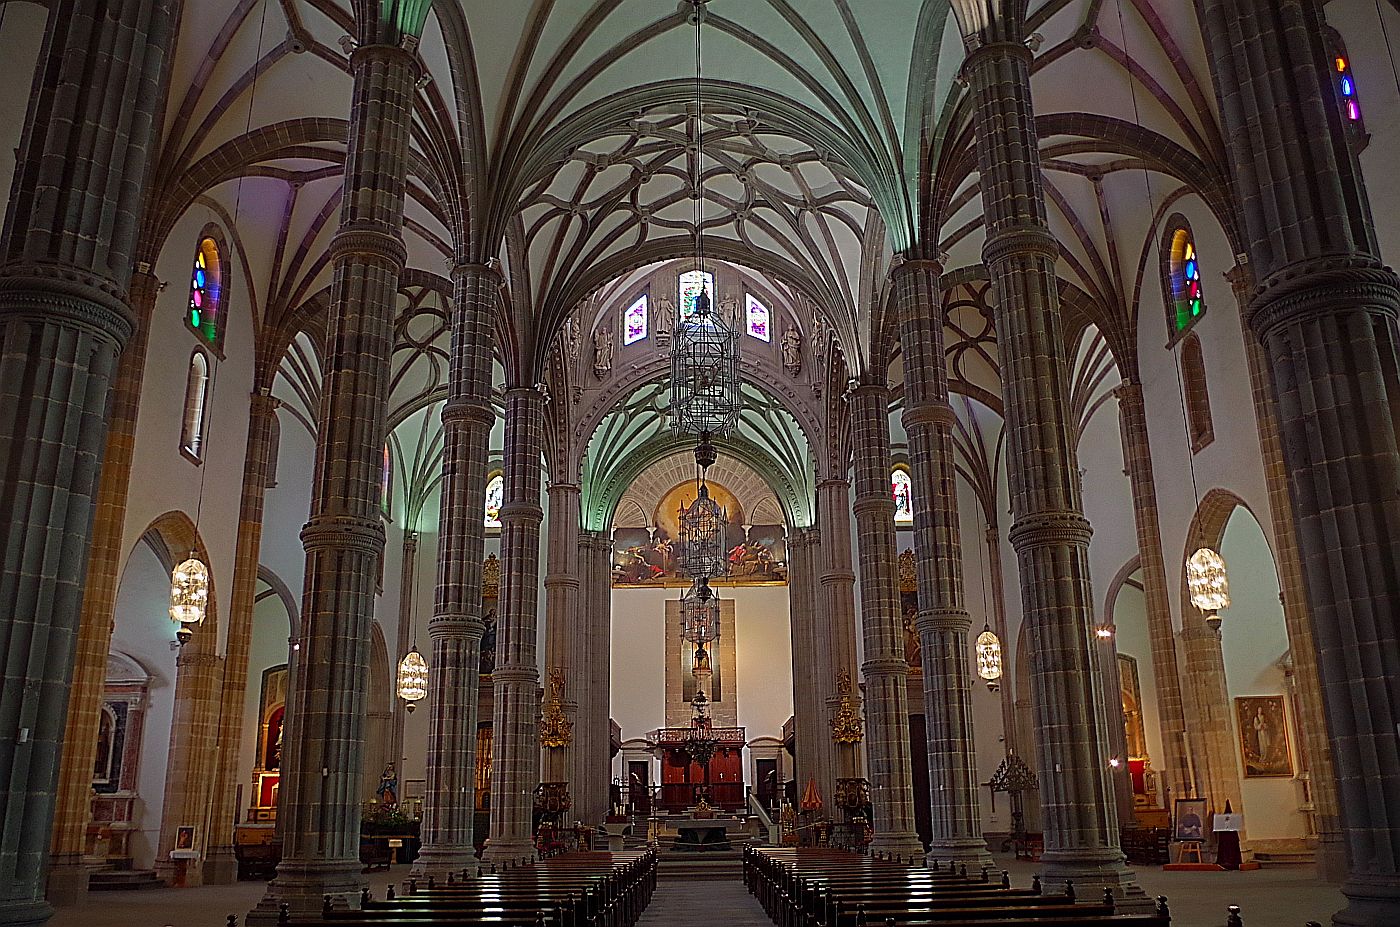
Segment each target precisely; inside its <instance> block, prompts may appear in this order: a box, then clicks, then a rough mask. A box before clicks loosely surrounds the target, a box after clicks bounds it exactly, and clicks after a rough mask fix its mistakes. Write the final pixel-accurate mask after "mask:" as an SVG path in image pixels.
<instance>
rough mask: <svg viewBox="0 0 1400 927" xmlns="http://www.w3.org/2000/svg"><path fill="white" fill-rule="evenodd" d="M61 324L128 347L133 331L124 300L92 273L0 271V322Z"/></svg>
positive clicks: (33, 268)
mask: <svg viewBox="0 0 1400 927" xmlns="http://www.w3.org/2000/svg"><path fill="white" fill-rule="evenodd" d="M17 317H19V318H31V319H35V320H36V321H40V322H48V321H58V322H60V323H61V324H65V325H70V326H73V327H76V328H79V329H82V330H84V331H90V332H92V333H94V334H96V335H98V336H99V337H101V338H104V339H106V340H107V341H108V342H109V343H112V344H116V345H117V346H119V347H120V346H122V345H125V344H126V342H127V341H128V340H130V338H131V335H132V333H133V331H134V329H135V318H134V316H133V314H132V311H131V307H130V306H128V305H127V304H126V300H125V299H124V298H123V297H122V296H121V295H120V294H119V293H117V292H115V291H114V290H113V289H111V288H110V287H105V286H103V285H102V281H101V280H100V279H99V278H97V277H95V276H92V275H89V274H79V273H76V272H75V273H68V274H63V275H61V276H60V275H59V273H58V272H57V270H56V269H54V268H49V267H47V266H45V265H40V264H24V265H18V266H16V265H10V266H8V267H4V268H0V319H3V320H4V321H8V320H9V319H11V318H17Z"/></svg>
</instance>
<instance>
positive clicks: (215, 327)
mask: <svg viewBox="0 0 1400 927" xmlns="http://www.w3.org/2000/svg"><path fill="white" fill-rule="evenodd" d="M222 310H223V261H222V260H221V258H220V256H219V243H218V242H217V241H215V240H214V238H213V237H212V236H210V235H205V236H204V237H203V238H201V239H200V240H199V247H198V248H197V249H195V254H194V266H193V267H192V268H191V269H190V299H189V305H188V307H187V308H186V309H185V324H186V325H188V326H189V327H190V329H191V330H192V331H193V332H194V333H195V334H197V335H199V337H200V340H201V341H202V342H203V343H204V344H206V345H208V346H209V347H211V348H213V349H214V350H216V351H217V350H219V349H220V348H221V347H222V346H223V342H224V326H223V312H222Z"/></svg>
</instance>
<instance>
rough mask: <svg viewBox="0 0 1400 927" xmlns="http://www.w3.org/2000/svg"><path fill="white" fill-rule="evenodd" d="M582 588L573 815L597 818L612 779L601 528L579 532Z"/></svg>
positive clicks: (606, 560)
mask: <svg viewBox="0 0 1400 927" xmlns="http://www.w3.org/2000/svg"><path fill="white" fill-rule="evenodd" d="M580 534H581V537H580V541H581V543H580V545H579V559H580V561H581V572H582V577H583V578H582V586H581V589H580V599H579V611H578V629H577V634H576V635H575V643H574V655H575V658H576V659H575V662H574V664H573V666H574V669H573V671H572V673H571V675H570V680H571V682H570V685H571V687H572V689H573V692H574V693H575V694H574V699H575V700H576V701H577V702H578V715H577V723H576V725H575V727H574V736H575V744H574V754H573V770H574V771H573V772H572V773H571V774H570V779H569V781H570V782H576V783H577V785H576V786H575V788H574V817H575V818H577V819H578V820H580V821H583V822H584V823H589V824H592V823H597V822H598V821H601V820H602V819H603V818H604V817H605V816H606V815H607V813H608V810H609V806H610V801H609V788H608V787H609V785H610V783H611V780H612V725H611V723H610V722H611V720H612V711H611V708H612V697H611V685H612V676H611V673H610V669H611V665H612V542H611V541H610V540H609V539H608V535H607V532H604V531H583V532H581V533H580Z"/></svg>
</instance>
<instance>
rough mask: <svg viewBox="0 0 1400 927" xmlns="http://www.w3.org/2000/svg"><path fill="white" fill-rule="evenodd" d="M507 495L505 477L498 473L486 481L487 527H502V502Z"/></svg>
mask: <svg viewBox="0 0 1400 927" xmlns="http://www.w3.org/2000/svg"><path fill="white" fill-rule="evenodd" d="M505 496H506V481H505V478H504V477H503V476H501V474H499V473H497V474H496V475H495V476H493V477H491V479H489V480H487V481H486V518H485V523H486V527H488V528H499V527H501V503H503V502H504V501H505Z"/></svg>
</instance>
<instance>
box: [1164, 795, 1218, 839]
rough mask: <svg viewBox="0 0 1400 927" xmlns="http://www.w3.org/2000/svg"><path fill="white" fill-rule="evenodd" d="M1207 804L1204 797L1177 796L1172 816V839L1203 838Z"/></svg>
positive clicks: (1207, 812) (1205, 834)
mask: <svg viewBox="0 0 1400 927" xmlns="http://www.w3.org/2000/svg"><path fill="white" fill-rule="evenodd" d="M1209 810H1210V809H1209V804H1208V802H1207V801H1206V800H1205V799H1204V798H1178V799H1177V800H1176V807H1175V813H1174V814H1173V816H1172V839H1174V840H1205V839H1206V838H1207V837H1208V836H1209V834H1208V833H1207V831H1206V821H1207V820H1208V818H1209Z"/></svg>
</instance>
